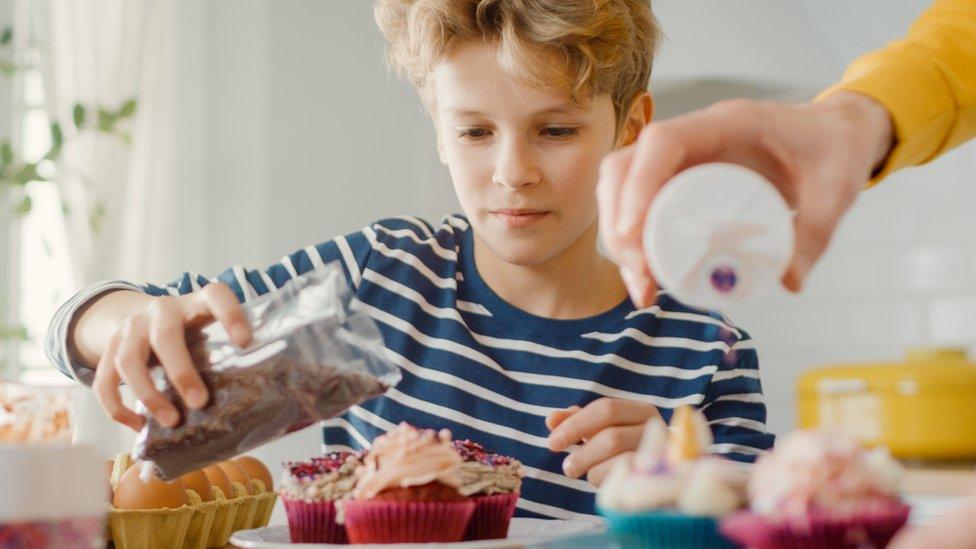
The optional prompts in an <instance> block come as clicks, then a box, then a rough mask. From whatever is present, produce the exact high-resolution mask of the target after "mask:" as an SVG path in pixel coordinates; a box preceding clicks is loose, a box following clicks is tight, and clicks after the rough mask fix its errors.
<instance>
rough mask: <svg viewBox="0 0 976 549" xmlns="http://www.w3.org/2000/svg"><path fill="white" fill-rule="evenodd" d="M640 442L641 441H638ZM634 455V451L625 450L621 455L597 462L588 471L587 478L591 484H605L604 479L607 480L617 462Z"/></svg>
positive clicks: (598, 485)
mask: <svg viewBox="0 0 976 549" xmlns="http://www.w3.org/2000/svg"><path fill="white" fill-rule="evenodd" d="M638 444H640V442H639V441H638ZM633 455H634V452H624V453H622V454H620V455H619V456H614V457H612V458H610V459H608V460H606V461H604V462H601V463H597V464H596V465H594V466H593V467H590V470H589V471H587V472H586V480H587V482H589V483H590V484H592V485H594V486H596V487H600V486H602V485H603V481H604V480H606V478H607V475H609V474H610V470H611V469H613V468H614V467H616V465H617V462H618V461H620V460H622V459H630V458H631V456H633Z"/></svg>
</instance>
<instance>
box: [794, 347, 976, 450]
mask: <svg viewBox="0 0 976 549" xmlns="http://www.w3.org/2000/svg"><path fill="white" fill-rule="evenodd" d="M797 389H798V393H799V400H798V403H799V404H798V405H799V424H800V427H801V428H824V429H829V430H835V431H840V432H844V433H848V434H851V435H854V436H856V437H858V438H860V439H861V440H863V441H864V442H865V443H867V444H869V445H884V446H887V447H888V448H889V450H890V451H891V453H892V455H894V456H895V457H898V458H903V459H931V460H973V459H976V363H973V362H970V361H969V360H967V358H966V353H965V351H963V350H960V349H944V348H931V349H913V350H910V351H909V352H908V356H907V359H906V360H905V362H896V363H862V364H839V365H832V366H825V367H820V368H815V369H813V370H810V371H808V372H807V373H806V374H804V375H803V376H802V377H801V378H800V380H799V382H798V387H797Z"/></svg>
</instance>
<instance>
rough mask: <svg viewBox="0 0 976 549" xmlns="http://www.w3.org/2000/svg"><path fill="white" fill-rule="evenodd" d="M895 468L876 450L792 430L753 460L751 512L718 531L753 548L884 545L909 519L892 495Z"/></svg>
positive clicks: (897, 470) (847, 439) (847, 440)
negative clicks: (769, 449)
mask: <svg viewBox="0 0 976 549" xmlns="http://www.w3.org/2000/svg"><path fill="white" fill-rule="evenodd" d="M901 474H902V470H901V466H900V465H898V463H897V462H896V461H895V460H894V459H892V458H891V456H890V455H889V454H888V452H887V451H885V450H884V449H882V448H878V449H875V450H871V451H868V450H866V449H864V447H862V446H861V445H860V444H859V443H858V442H857V441H856V440H855V439H853V438H852V437H847V436H841V435H834V434H828V433H824V432H819V431H800V432H796V433H793V434H791V435H789V436H786V437H784V438H783V439H782V440H780V441H779V443H778V444H777V446H776V449H775V450H774V451H773V452H771V453H769V454H767V455H765V456H763V457H761V458H759V460H758V461H757V462H756V466H755V469H754V471H753V474H752V478H751V479H750V481H749V498H750V512H748V513H741V514H738V515H733V516H732V517H729V518H727V519H726V520H725V521H723V523H722V532H723V533H725V534H726V535H728V536H729V537H731V538H733V539H735V540H736V541H738V542H739V543H741V544H743V545H748V546H749V547H755V548H758V549H765V548H767V547H768V548H772V547H797V548H800V549H804V548H810V549H818V548H839V549H843V548H848V547H849V548H871V547H878V548H881V547H885V546H886V545H887V544H888V542H889V541H890V540H891V538H892V537H894V535H895V533H897V532H898V530H899V529H900V528H901V527H902V526H903V525H904V524H905V521H906V519H907V518H908V512H909V508H908V506H906V505H905V504H904V503H903V502H902V501H901V500H900V499H899V497H898V484H899V482H900V479H901Z"/></svg>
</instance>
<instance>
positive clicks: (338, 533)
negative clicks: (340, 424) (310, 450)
mask: <svg viewBox="0 0 976 549" xmlns="http://www.w3.org/2000/svg"><path fill="white" fill-rule="evenodd" d="M363 455H364V454H363V453H362V452H359V453H351V452H333V453H331V454H326V455H324V456H322V457H315V458H312V459H310V460H308V461H299V462H287V463H285V464H284V465H285V472H284V474H283V475H282V480H281V490H280V494H281V499H282V501H284V503H285V513H286V514H287V515H288V532H289V534H290V535H291V541H292V543H347V541H348V540H347V538H346V529H345V528H343V526H342V525H341V524H337V523H336V511H337V510H336V505H335V502H336V501H338V500H340V499H342V498H344V497H346V496H348V495H349V493H350V492H352V489H353V488H354V487H355V486H356V480H357V477H356V474H355V473H356V470H357V469H358V468H359V467H360V466H361V465H362V464H363V461H362V458H363Z"/></svg>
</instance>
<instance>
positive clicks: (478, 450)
mask: <svg viewBox="0 0 976 549" xmlns="http://www.w3.org/2000/svg"><path fill="white" fill-rule="evenodd" d="M453 445H454V450H455V451H457V453H458V455H459V456H461V459H462V460H464V463H462V464H461V467H460V475H461V487H460V488H459V491H460V492H461V494H462V495H465V496H474V495H479V496H481V495H492V494H511V493H514V492H518V491H519V490H520V489H521V487H522V477H523V476H525V471H524V470H523V469H522V462H520V461H519V460H517V459H515V458H513V457H509V456H503V455H501V454H496V453H494V452H489V451H488V450H486V449H485V447H484V446H482V445H481V444H478V443H477V442H473V441H470V440H455V441H454V443H453Z"/></svg>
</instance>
